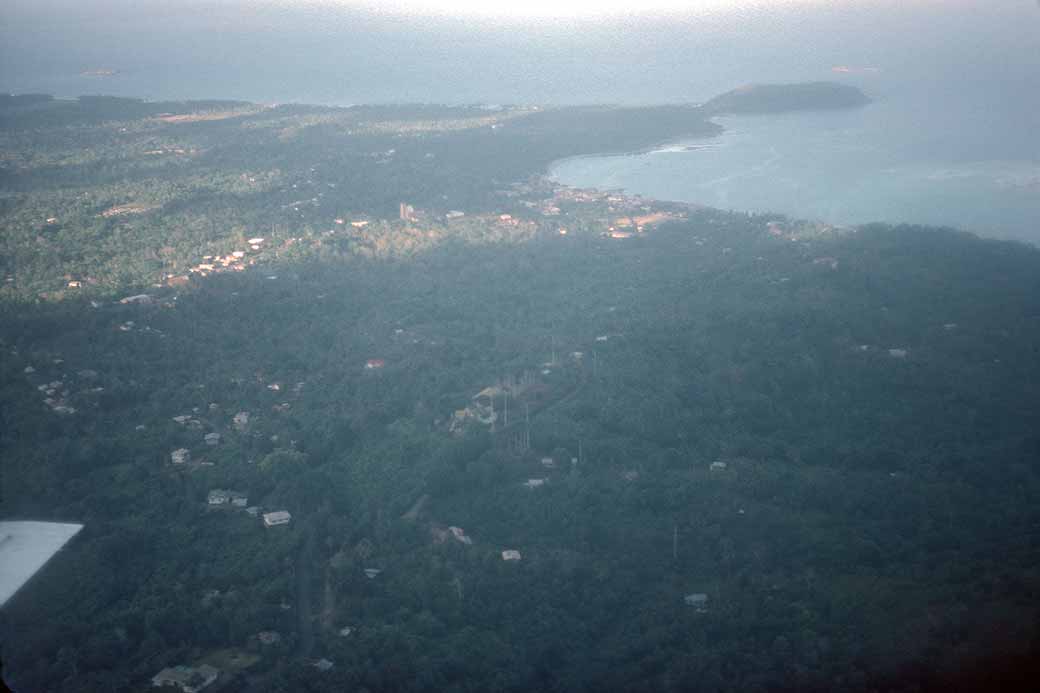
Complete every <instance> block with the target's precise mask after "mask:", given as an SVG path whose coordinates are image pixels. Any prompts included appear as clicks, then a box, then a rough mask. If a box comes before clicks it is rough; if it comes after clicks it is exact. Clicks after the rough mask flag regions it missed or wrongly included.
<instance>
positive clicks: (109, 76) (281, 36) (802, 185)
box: [0, 0, 1040, 242]
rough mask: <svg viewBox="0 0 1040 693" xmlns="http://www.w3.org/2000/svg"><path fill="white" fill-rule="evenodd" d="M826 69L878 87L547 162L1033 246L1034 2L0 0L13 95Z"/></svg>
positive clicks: (276, 96) (801, 73) (386, 97)
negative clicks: (664, 5) (571, 7)
mask: <svg viewBox="0 0 1040 693" xmlns="http://www.w3.org/2000/svg"><path fill="white" fill-rule="evenodd" d="M563 1H564V0H561V2H563ZM712 4H714V5H724V4H725V3H721V2H716V3H712ZM690 5H691V7H698V6H703V4H702V3H696V2H691V3H690ZM99 73H100V74H99ZM817 79H835V80H839V81H844V82H847V83H851V84H855V85H856V86H859V87H861V88H862V89H864V90H865V91H866V92H867V93H869V94H870V95H871V96H873V97H874V98H875V99H876V101H875V103H874V104H873V105H871V106H869V107H867V108H865V109H862V110H858V111H855V112H849V113H831V114H800V115H786V116H780V117H772V116H771V117H764V118H727V119H725V120H724V121H723V122H724V124H725V125H726V127H727V132H726V134H725V135H723V136H722V137H720V138H716V139H714V140H711V141H708V142H701V143H678V144H679V145H688V144H697V145H701V144H703V145H708V146H707V147H705V148H696V149H691V150H686V149H684V146H669V147H664V148H661V149H660V150H658V151H655V152H652V153H648V154H642V155H637V156H628V157H600V158H592V159H582V160H573V161H566V162H560V163H559V164H558V165H557V166H556V167H555V168H554V175H555V176H556V177H557V178H558V179H559V180H561V181H565V182H567V183H573V184H577V185H588V186H600V187H624V188H627V189H629V190H632V191H637V192H641V193H644V194H648V195H652V196H655V197H662V198H669V199H679V200H687V201H693V202H702V203H706V204H711V205H718V206H722V207H728V208H734V209H748V210H773V211H780V212H785V213H788V214H792V215H796V216H810V217H819V218H823V219H827V220H830V221H834V222H839V223H841V222H861V221H866V220H873V219H877V220H888V221H910V222H921V223H935V224H952V225H956V226H960V227H962V228H968V229H970V230H973V231H978V232H980V233H982V234H985V235H992V236H1000V237H1010V238H1019V239H1024V240H1030V241H1033V242H1040V221H1038V220H1040V203H1038V201H1037V200H1038V199H1040V135H1038V132H1040V116H1038V114H1040V4H1038V2H1037V1H1036V0H900V1H898V2H897V1H895V0H785V1H783V2H780V1H776V2H766V1H765V0H743V1H740V0H734V2H732V3H729V5H728V6H727V9H725V10H719V11H705V10H696V9H691V10H689V11H685V12H679V13H673V14H669V15H667V16H656V17H655V16H637V17H625V18H620V19H619V18H614V19H609V18H608V19H599V20H591V19H590V20H580V19H567V20H563V19H557V20H552V19H544V18H529V19H522V20H509V21H492V20H487V19H475V18H450V17H445V16H440V17H433V16H428V15H426V16H424V15H402V14H393V13H386V12H383V13H380V12H375V11H370V10H365V9H363V8H361V7H359V6H358V5H357V4H356V3H353V2H349V1H348V0H270V1H256V0H208V1H205V2H202V1H199V0H134V1H131V0H90V1H89V2H82V1H81V0H77V1H76V2H72V1H71V0H32V1H31V2H30V1H29V0H0V91H8V92H16V93H18V92H48V93H52V94H55V95H56V96H63V97H71V96H78V95H80V94H114V95H121V96H133V97H142V98H148V99H187V98H236V99H244V100H250V101H258V102H264V103H272V102H281V103H284V102H304V103H324V104H340V105H344V104H353V103H375V102H439V103H542V104H571V103H592V102H596V103H626V104H646V103H666V102H699V101H704V100H706V99H708V98H710V97H711V96H713V95H715V94H717V93H719V92H722V91H726V90H728V89H731V88H733V87H735V86H738V85H741V84H745V83H748V82H786V81H791V82H793V81H803V80H817Z"/></svg>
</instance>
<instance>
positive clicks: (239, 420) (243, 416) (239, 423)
mask: <svg viewBox="0 0 1040 693" xmlns="http://www.w3.org/2000/svg"><path fill="white" fill-rule="evenodd" d="M231 422H232V423H233V424H234V426H235V430H237V431H240V432H241V431H245V430H246V429H247V428H248V427H249V412H247V411H240V412H238V413H237V414H235V416H234V418H233V419H231Z"/></svg>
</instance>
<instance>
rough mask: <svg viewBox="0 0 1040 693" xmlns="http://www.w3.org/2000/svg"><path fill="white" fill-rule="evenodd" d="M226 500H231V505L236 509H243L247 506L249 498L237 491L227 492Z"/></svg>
mask: <svg viewBox="0 0 1040 693" xmlns="http://www.w3.org/2000/svg"><path fill="white" fill-rule="evenodd" d="M228 498H230V499H231V505H233V506H235V507H236V508H244V507H246V506H247V505H249V496H247V495H246V494H244V493H239V492H238V491H228Z"/></svg>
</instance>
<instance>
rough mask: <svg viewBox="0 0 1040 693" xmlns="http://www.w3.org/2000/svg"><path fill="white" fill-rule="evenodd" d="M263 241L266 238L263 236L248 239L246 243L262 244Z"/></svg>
mask: <svg viewBox="0 0 1040 693" xmlns="http://www.w3.org/2000/svg"><path fill="white" fill-rule="evenodd" d="M263 242H264V239H262V238H250V239H249V240H248V241H246V243H248V244H249V245H260V244H261V243H263Z"/></svg>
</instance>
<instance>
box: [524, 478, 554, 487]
mask: <svg viewBox="0 0 1040 693" xmlns="http://www.w3.org/2000/svg"><path fill="white" fill-rule="evenodd" d="M548 481H549V480H548V479H528V480H527V481H525V482H524V486H525V487H526V488H538V487H539V486H545V484H546V482H548Z"/></svg>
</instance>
